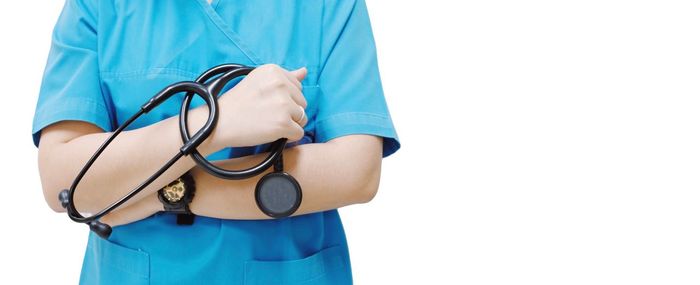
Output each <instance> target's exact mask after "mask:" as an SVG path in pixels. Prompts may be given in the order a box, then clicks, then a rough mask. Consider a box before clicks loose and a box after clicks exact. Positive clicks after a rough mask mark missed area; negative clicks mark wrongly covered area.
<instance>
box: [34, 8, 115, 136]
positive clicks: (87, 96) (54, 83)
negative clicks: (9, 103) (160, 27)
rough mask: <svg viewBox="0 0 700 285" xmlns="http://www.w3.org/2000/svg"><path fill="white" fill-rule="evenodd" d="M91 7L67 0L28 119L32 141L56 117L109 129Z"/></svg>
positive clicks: (52, 39)
mask: <svg viewBox="0 0 700 285" xmlns="http://www.w3.org/2000/svg"><path fill="white" fill-rule="evenodd" d="M93 8H94V7H89V5H87V4H86V3H83V2H82V1H78V0H67V1H66V3H65V5H64V7H63V10H62V12H61V14H60V16H59V18H58V21H57V23H56V26H55V27H54V31H53V34H52V38H51V49H50V51H49V56H48V60H47V63H46V68H45V69H44V75H43V79H42V82H41V88H40V90H39V99H38V101H37V104H36V111H35V113H34V120H33V123H32V137H33V140H34V145H36V146H38V145H39V138H40V134H41V130H42V129H43V128H44V127H46V126H48V125H50V124H52V123H55V122H58V121H63V120H79V121H85V122H88V123H92V124H95V125H96V126H98V127H100V128H102V129H103V130H110V129H111V120H110V115H109V112H108V109H107V107H106V104H105V100H104V97H103V95H102V91H101V88H100V84H101V83H100V75H99V67H98V58H97V30H96V28H97V25H96V15H95V13H94V11H95V9H93Z"/></svg>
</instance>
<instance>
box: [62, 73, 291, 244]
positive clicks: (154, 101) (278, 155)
mask: <svg viewBox="0 0 700 285" xmlns="http://www.w3.org/2000/svg"><path fill="white" fill-rule="evenodd" d="M253 69H254V68H253V67H247V66H243V65H238V64H223V65H219V66H215V67H213V68H211V69H209V70H207V71H206V72H204V73H203V74H202V75H200V76H199V78H197V80H196V81H195V82H192V81H183V82H178V83H174V84H172V85H170V86H168V87H166V88H164V89H163V90H161V91H160V92H158V94H156V95H155V96H153V97H152V98H151V99H150V100H148V102H146V103H145V104H144V105H142V106H141V108H140V110H139V111H138V112H137V113H136V114H134V115H133V116H132V117H131V118H129V119H128V120H126V121H125V122H124V124H122V125H121V126H119V127H118V128H117V129H116V130H115V131H114V133H112V135H110V136H109V137H108V138H107V140H105V142H104V143H102V145H100V147H99V148H98V149H97V151H95V153H94V154H93V155H92V157H90V159H89V160H88V162H87V163H86V164H85V165H84V166H83V168H82V169H81V170H80V172H79V173H78V175H77V176H76V178H75V179H74V180H73V183H72V184H71V186H70V188H69V189H65V190H62V191H61V192H60V193H59V197H58V198H59V201H60V202H61V205H62V206H63V207H64V208H66V212H67V213H68V216H69V217H70V219H71V220H73V221H75V222H78V223H85V224H87V225H88V226H89V227H90V230H92V231H93V232H95V233H96V234H97V235H99V236H100V237H102V238H108V237H109V236H110V234H111V233H112V228H111V227H110V226H109V225H107V224H104V223H102V222H100V221H99V219H100V218H101V217H103V216H104V215H106V214H108V213H109V212H111V211H113V210H114V209H116V208H117V207H119V206H121V205H122V204H124V203H125V202H126V201H128V200H129V199H131V198H133V197H134V196H135V195H137V194H138V193H139V192H141V191H142V190H143V189H144V188H146V187H148V185H150V184H151V183H153V181H155V180H156V179H157V178H158V177H159V176H160V175H162V174H163V173H164V172H165V171H167V169H168V168H170V167H171V166H172V165H173V164H175V162H177V160H179V159H180V158H182V157H183V156H187V155H189V156H190V157H192V159H193V160H194V161H195V163H196V164H197V165H198V166H200V167H202V168H203V169H204V170H206V171H207V172H208V173H210V174H211V175H214V176H217V177H219V178H224V179H246V178H250V177H253V176H256V175H258V174H260V173H262V172H264V171H265V170H266V169H268V168H270V167H271V166H273V165H275V168H274V169H275V171H274V172H272V173H268V174H267V175H265V176H264V177H263V178H262V179H261V180H260V181H259V182H258V186H257V187H256V190H255V191H256V203H257V204H258V207H259V208H260V209H261V210H262V211H263V212H264V213H265V214H267V215H268V216H271V217H275V218H280V217H286V216H289V215H291V214H292V213H294V211H296V209H297V208H298V207H299V204H300V203H301V187H300V186H299V184H298V182H297V181H296V180H295V179H294V178H293V177H292V176H291V175H289V174H287V173H284V172H283V171H282V151H283V150H284V147H285V145H286V142H287V139H286V138H281V139H279V140H277V141H275V142H273V143H271V144H270V149H269V150H270V154H269V155H268V156H267V157H266V158H265V159H264V160H263V161H262V162H261V163H259V164H258V165H256V166H253V167H250V168H247V169H243V170H228V169H223V168H220V167H217V166H215V165H214V164H212V163H211V162H209V161H208V160H207V159H206V158H204V157H203V156H202V155H201V154H200V153H199V152H198V151H197V147H198V146H199V145H200V144H201V143H202V142H203V141H204V140H206V139H207V138H208V137H209V135H211V133H212V132H213V130H214V127H215V126H216V122H217V120H218V115H219V107H218V102H217V98H218V95H219V93H221V91H222V90H223V88H224V87H225V86H226V84H227V83H229V82H230V81H231V80H233V79H235V78H238V77H241V76H245V75H247V74H249V73H250V72H251V71H252V70H253ZM217 76H218V77H217ZM182 92H186V95H185V98H184V100H183V102H182V107H181V110H180V116H179V125H180V134H181V137H182V142H183V146H182V147H181V148H180V150H179V152H178V153H177V154H176V155H175V156H173V158H171V159H170V160H168V161H167V162H166V163H165V164H164V165H163V166H162V167H161V168H160V169H158V170H157V171H156V172H155V173H154V174H153V175H151V176H150V177H148V178H147V179H146V180H144V181H143V182H142V183H141V184H140V185H138V186H137V187H136V188H134V189H133V190H131V192H129V193H128V194H127V195H126V196H124V197H122V198H120V199H119V200H117V201H116V202H114V203H112V204H110V205H109V206H107V207H106V208H104V209H103V210H101V211H99V212H98V213H96V214H94V215H92V216H89V217H85V216H83V215H82V214H80V212H79V211H77V210H76V208H75V203H74V195H75V189H76V188H77V186H78V184H79V183H80V181H81V180H82V178H83V177H84V176H85V174H86V173H87V171H88V170H89V169H90V167H92V164H93V163H94V162H95V160H97V158H98V157H99V156H100V155H101V154H102V152H103V151H104V150H105V149H106V148H107V146H109V144H110V143H111V142H112V141H113V140H114V138H115V137H116V136H118V135H119V134H120V133H121V132H122V131H123V130H124V129H125V128H126V127H128V126H129V125H130V124H131V123H133V122H134V120H136V119H137V118H139V117H140V116H141V115H143V114H146V113H148V112H149V111H150V110H152V109H153V108H155V107H157V106H158V105H160V104H161V103H162V102H164V101H165V100H167V99H168V98H170V97H172V96H173V95H175V94H179V93H182ZM194 95H197V96H199V97H201V98H202V99H204V101H205V103H206V104H207V107H208V110H209V116H208V117H207V121H206V122H205V123H204V126H202V128H200V129H199V130H198V131H197V132H196V133H195V134H194V135H190V132H189V130H188V127H187V117H188V112H189V106H190V104H191V102H192V98H193V97H194ZM282 174H283V175H282ZM272 176H275V177H277V176H281V177H285V178H286V179H287V182H286V184H285V183H282V184H279V183H278V184H279V185H282V186H283V187H281V188H280V189H282V190H275V189H271V188H270V187H269V186H265V185H264V184H265V183H264V181H267V180H269V179H267V178H268V177H272ZM290 185H291V186H290ZM277 187H279V186H277ZM290 187H292V188H293V187H296V188H295V189H292V188H290ZM289 189H292V190H289ZM275 191H277V192H279V193H282V194H283V195H282V197H281V198H279V197H276V198H275V199H268V200H269V201H276V202H274V203H275V204H279V201H282V202H283V203H282V205H284V206H285V207H286V208H280V209H279V210H278V211H277V212H275V211H271V210H269V209H270V208H271V207H270V206H268V205H265V203H266V202H265V201H267V200H264V199H257V197H258V196H264V193H275ZM280 191H281V192H280ZM260 193H262V194H260ZM268 196H269V195H268ZM278 208H279V207H278Z"/></svg>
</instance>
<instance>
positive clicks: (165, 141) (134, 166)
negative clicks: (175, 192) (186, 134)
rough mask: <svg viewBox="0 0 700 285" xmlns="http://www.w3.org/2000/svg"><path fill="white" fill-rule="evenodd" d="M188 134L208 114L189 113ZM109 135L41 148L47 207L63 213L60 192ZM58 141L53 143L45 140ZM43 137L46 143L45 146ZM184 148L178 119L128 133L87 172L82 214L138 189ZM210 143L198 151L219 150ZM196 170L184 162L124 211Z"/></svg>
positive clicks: (79, 199)
mask: <svg viewBox="0 0 700 285" xmlns="http://www.w3.org/2000/svg"><path fill="white" fill-rule="evenodd" d="M190 118H191V120H190V129H191V130H192V131H193V132H194V131H196V130H197V129H198V128H199V126H201V125H202V124H203V122H204V120H206V109H202V108H197V109H195V110H193V111H192V112H191V114H190ZM110 134H111V133H93V134H88V135H82V136H79V137H76V138H74V139H71V140H70V141H66V142H61V143H52V144H51V147H50V148H41V147H40V152H39V167H40V173H41V176H42V185H43V187H44V192H45V196H46V199H47V202H48V203H49V205H50V206H51V208H53V209H54V210H61V207H60V205H59V203H58V200H57V198H53V199H52V197H58V196H57V195H58V192H59V191H61V190H62V189H66V188H68V187H70V185H71V184H72V182H73V179H74V178H75V176H76V175H77V173H78V172H79V171H80V169H81V168H82V167H83V166H84V164H85V162H87V161H88V159H89V158H90V157H91V156H92V154H93V153H94V152H95V150H97V148H98V147H99V146H100V145H101V144H102V143H103V142H104V141H105V140H106V139H107V137H108V136H109V135H110ZM46 139H55V138H46ZM43 140H44V138H42V144H43V143H44V141H43ZM181 146H182V141H181V138H180V135H179V127H178V121H177V117H176V116H175V117H171V118H169V119H165V120H163V121H160V122H158V123H156V124H153V125H150V126H147V127H143V128H140V129H136V130H130V131H125V132H123V133H122V134H120V135H119V136H117V138H115V139H114V141H113V142H112V143H111V144H110V145H109V147H108V148H107V149H106V150H105V151H104V152H103V153H102V155H101V156H100V157H99V158H98V159H97V161H95V163H94V164H93V166H92V167H91V168H90V170H89V171H88V172H87V173H86V175H85V177H84V178H83V179H82V181H81V182H80V184H79V185H78V187H77V188H76V194H75V197H74V198H75V200H74V201H75V205H76V208H77V209H78V210H79V211H85V212H92V213H94V212H96V211H98V210H101V209H102V208H104V207H105V206H107V205H109V204H111V203H113V202H114V201H116V200H117V199H119V198H120V197H122V196H124V195H126V194H127V193H128V192H130V191H131V190H132V189H133V188H134V187H135V186H137V185H139V184H140V183H141V182H142V181H143V180H144V179H146V178H147V177H148V176H150V174H151V173H153V172H155V171H156V170H157V169H158V168H160V166H161V165H162V164H163V163H165V162H166V161H168V160H169V159H170V158H172V157H173V156H174V155H175V154H176V153H177V152H178V151H179V148H180V147H181ZM216 148H217V146H215V145H213V143H212V140H207V141H205V143H204V144H202V145H201V146H200V148H199V150H200V152H202V153H203V154H204V155H206V154H209V153H212V152H213V151H215V150H216ZM193 166H194V162H193V161H192V160H191V159H180V160H179V161H178V162H176V163H175V164H174V165H173V166H172V167H171V168H170V169H169V170H168V171H166V172H165V173H164V174H163V175H161V176H160V177H159V178H158V179H156V180H155V181H154V182H153V183H152V184H151V185H150V186H149V187H147V188H145V189H144V190H143V191H142V192H141V193H139V195H137V196H136V197H134V198H133V199H131V200H129V201H128V202H127V203H126V204H125V205H124V206H126V205H128V204H132V203H134V202H136V201H138V200H140V199H141V198H143V197H145V196H146V195H148V194H150V193H153V192H155V191H156V190H157V189H159V188H161V187H162V186H163V185H165V184H167V183H169V182H170V181H172V180H174V179H176V178H177V177H179V176H180V175H182V174H183V173H185V172H186V171H188V170H189V169H190V168H192V167H193Z"/></svg>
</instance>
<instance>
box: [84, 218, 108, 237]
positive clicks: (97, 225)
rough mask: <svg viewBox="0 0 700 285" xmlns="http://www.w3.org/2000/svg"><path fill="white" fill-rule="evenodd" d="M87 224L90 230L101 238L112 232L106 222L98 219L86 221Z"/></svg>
mask: <svg viewBox="0 0 700 285" xmlns="http://www.w3.org/2000/svg"><path fill="white" fill-rule="evenodd" d="M88 226H90V230H91V231H93V232H95V233H96V234H97V235H98V236H100V237H101V238H103V239H107V238H108V237H109V236H110V235H111V234H112V227H110V226H109V225H108V224H105V223H102V222H99V221H92V222H89V223H88Z"/></svg>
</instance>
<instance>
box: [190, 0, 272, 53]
mask: <svg viewBox="0 0 700 285" xmlns="http://www.w3.org/2000/svg"><path fill="white" fill-rule="evenodd" d="M204 1H205V0H197V4H199V7H200V8H202V9H204V13H206V14H207V18H209V20H210V21H212V22H213V23H214V25H216V27H217V28H219V30H220V31H221V32H222V33H224V35H225V36H226V37H227V38H228V39H229V40H231V42H233V44H234V45H236V47H237V48H238V49H239V50H241V52H243V54H244V55H245V56H246V57H247V58H248V59H249V60H250V61H251V62H253V64H255V65H260V64H261V62H262V61H261V60H260V59H259V58H258V57H257V56H256V55H255V54H254V53H253V52H252V51H250V50H249V49H248V48H247V47H246V46H244V45H243V43H242V41H241V40H240V37H238V35H237V34H236V33H235V32H234V31H233V29H232V28H231V27H229V26H228V25H227V24H226V23H224V22H223V19H222V18H221V16H220V15H219V14H218V13H216V11H214V9H213V8H212V7H211V5H209V4H207V3H204Z"/></svg>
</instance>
